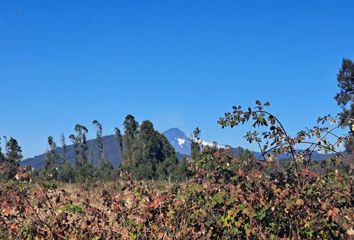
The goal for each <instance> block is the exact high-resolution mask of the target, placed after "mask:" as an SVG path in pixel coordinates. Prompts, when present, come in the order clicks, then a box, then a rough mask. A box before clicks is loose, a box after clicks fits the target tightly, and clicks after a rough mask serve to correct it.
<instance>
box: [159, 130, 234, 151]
mask: <svg viewBox="0 0 354 240" xmlns="http://www.w3.org/2000/svg"><path fill="white" fill-rule="evenodd" d="M163 134H164V135H165V137H166V138H167V139H168V141H169V142H170V143H171V144H172V146H173V147H174V148H175V150H176V152H178V153H180V154H184V155H189V154H190V152H191V144H192V138H190V137H188V135H187V134H186V133H185V132H183V131H182V130H180V129H178V128H170V129H168V130H167V131H166V132H164V133H163ZM199 143H200V144H201V145H202V146H210V147H212V146H216V147H217V148H227V147H226V146H224V145H219V144H216V143H210V142H207V141H203V140H199Z"/></svg>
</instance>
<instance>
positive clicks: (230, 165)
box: [0, 148, 354, 239]
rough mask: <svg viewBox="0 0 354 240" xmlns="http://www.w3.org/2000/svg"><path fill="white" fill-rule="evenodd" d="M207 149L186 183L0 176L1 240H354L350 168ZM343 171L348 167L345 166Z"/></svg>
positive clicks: (122, 176)
mask: <svg viewBox="0 0 354 240" xmlns="http://www.w3.org/2000/svg"><path fill="white" fill-rule="evenodd" d="M241 163H244V161H242V162H240V159H239V158H237V157H233V156H232V154H231V152H230V151H229V150H222V149H216V148H206V149H204V150H203V153H202V155H201V156H200V160H199V161H196V162H190V163H189V171H190V176H191V177H190V178H189V179H188V180H187V181H185V182H182V183H178V184H177V183H176V184H168V183H165V182H157V181H135V180H133V179H132V178H131V177H130V176H129V175H127V174H125V173H121V174H120V179H119V180H117V181H116V182H111V183H106V184H94V185H92V186H87V185H86V186H80V185H60V184H59V185H58V186H55V184H51V183H48V182H47V183H19V182H14V181H9V182H3V183H1V185H0V206H1V212H0V239H350V238H351V237H353V222H354V208H353V195H352V193H353V186H352V180H353V176H352V174H351V173H352V172H351V171H352V169H350V167H352V166H344V165H340V164H339V163H335V162H328V163H317V164H312V165H311V166H307V167H302V168H301V171H300V172H299V178H300V179H301V182H300V184H299V182H297V181H296V179H297V178H295V177H294V174H293V171H291V167H286V168H284V167H282V166H279V165H278V164H277V163H276V162H273V163H269V164H264V165H262V166H258V165H257V164H252V165H241ZM348 169H349V170H348Z"/></svg>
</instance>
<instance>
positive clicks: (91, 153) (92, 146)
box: [21, 135, 122, 169]
mask: <svg viewBox="0 0 354 240" xmlns="http://www.w3.org/2000/svg"><path fill="white" fill-rule="evenodd" d="M103 144H104V155H105V158H106V159H107V160H109V161H110V162H111V163H112V164H113V166H114V167H118V166H119V165H120V163H121V161H122V157H121V155H122V150H121V149H120V147H119V145H118V143H117V141H116V139H115V137H114V135H109V136H104V137H103ZM87 147H88V150H87V153H88V159H89V161H90V162H91V161H92V162H93V164H95V165H96V164H98V149H97V144H96V139H92V140H88V141H87ZM67 149H68V150H67V152H68V153H67V154H68V156H67V158H68V161H69V162H70V163H71V164H73V163H74V146H73V145H68V148H67ZM57 153H58V154H60V155H62V154H63V148H57ZM45 158H46V153H44V154H41V155H38V156H35V157H32V158H27V159H25V160H23V161H22V163H21V165H23V166H32V167H34V168H35V169H40V168H42V167H43V166H44V161H45Z"/></svg>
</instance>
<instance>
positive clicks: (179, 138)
mask: <svg viewBox="0 0 354 240" xmlns="http://www.w3.org/2000/svg"><path fill="white" fill-rule="evenodd" d="M163 134H164V135H165V137H166V138H167V140H168V141H169V142H170V143H171V145H172V146H173V147H174V148H175V150H176V154H177V157H178V158H179V159H182V158H184V157H188V156H189V155H190V152H191V143H192V138H191V137H189V136H188V135H187V134H186V133H185V132H183V131H182V130H180V129H178V128H170V129H168V130H167V131H165V132H164V133H163ZM103 144H104V153H105V158H106V159H107V160H109V161H110V162H111V163H112V165H113V166H114V167H118V166H119V165H120V163H121V162H122V149H121V148H120V146H119V145H118V143H117V141H116V139H115V137H114V135H108V136H104V137H103ZM202 144H203V145H204V146H211V145H213V143H208V142H206V141H202ZM218 146H219V147H223V146H221V145H218ZM87 147H88V150H87V154H88V159H89V162H92V163H93V164H94V165H97V164H98V149H97V144H96V139H91V140H88V141H87ZM243 150H244V149H243V148H241V147H238V148H233V152H234V154H238V153H240V152H241V151H243ZM67 152H68V153H67V154H68V156H67V158H68V161H69V162H70V163H71V164H73V163H74V147H73V145H68V151H67ZM57 153H58V154H60V155H62V154H63V149H62V148H61V147H58V148H57ZM253 154H254V156H255V157H256V158H259V159H261V153H259V152H253ZM331 156H333V154H321V153H317V152H314V153H313V155H312V158H313V160H316V161H322V160H325V159H327V158H329V157H331ZM286 157H287V155H285V154H284V155H282V156H280V158H286ZM45 158H46V153H43V154H41V155H38V156H35V157H32V158H27V159H25V160H23V161H22V163H21V165H23V166H32V167H34V168H35V169H40V168H42V167H43V166H44V161H45Z"/></svg>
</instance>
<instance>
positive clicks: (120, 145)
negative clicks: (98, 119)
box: [114, 127, 123, 160]
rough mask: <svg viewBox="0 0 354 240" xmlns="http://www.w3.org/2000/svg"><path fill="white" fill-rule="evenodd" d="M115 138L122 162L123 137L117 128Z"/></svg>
mask: <svg viewBox="0 0 354 240" xmlns="http://www.w3.org/2000/svg"><path fill="white" fill-rule="evenodd" d="M114 138H115V139H116V141H117V144H118V152H120V159H121V160H122V159H123V137H122V134H121V132H120V130H119V128H117V127H116V128H115V129H114Z"/></svg>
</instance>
